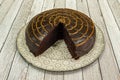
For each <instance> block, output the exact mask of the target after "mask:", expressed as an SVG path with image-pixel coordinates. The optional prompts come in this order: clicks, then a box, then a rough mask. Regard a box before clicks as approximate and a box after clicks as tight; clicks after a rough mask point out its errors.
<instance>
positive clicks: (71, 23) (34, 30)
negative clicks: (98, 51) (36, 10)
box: [26, 8, 95, 47]
mask: <svg viewBox="0 0 120 80" xmlns="http://www.w3.org/2000/svg"><path fill="white" fill-rule="evenodd" d="M59 23H62V24H63V25H64V28H65V29H66V30H67V32H68V34H69V36H70V38H71V40H72V41H73V43H74V44H75V46H76V47H80V46H82V45H84V44H85V43H87V42H88V41H89V39H91V38H92V37H94V39H95V26H94V24H93V22H92V20H91V19H90V18H89V17H88V16H86V15H85V14H83V13H81V12H78V11H76V10H72V9H65V8H63V9H52V10H47V11H44V12H42V13H40V14H38V15H36V16H35V17H34V18H32V19H31V21H30V22H29V24H28V27H27V28H26V36H27V38H28V41H29V42H31V43H33V44H34V46H36V47H40V46H41V42H42V41H43V39H44V38H45V37H46V36H47V34H48V33H50V32H51V31H52V30H53V29H54V28H55V27H57V26H58V25H59ZM92 44H94V43H92ZM28 46H29V45H28Z"/></svg>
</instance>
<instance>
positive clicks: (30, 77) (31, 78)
mask: <svg viewBox="0 0 120 80" xmlns="http://www.w3.org/2000/svg"><path fill="white" fill-rule="evenodd" d="M44 72H45V70H42V69H39V68H36V67H33V66H31V65H29V68H28V73H27V78H26V80H44V75H45V74H44Z"/></svg>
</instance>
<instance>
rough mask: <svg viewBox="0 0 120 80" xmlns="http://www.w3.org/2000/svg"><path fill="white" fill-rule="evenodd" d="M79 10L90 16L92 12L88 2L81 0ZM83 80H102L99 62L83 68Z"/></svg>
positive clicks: (78, 4) (78, 3) (78, 5)
mask: <svg viewBox="0 0 120 80" xmlns="http://www.w3.org/2000/svg"><path fill="white" fill-rule="evenodd" d="M77 8H78V10H79V11H81V12H83V13H85V14H86V15H88V16H90V12H89V9H88V5H87V1H86V0H81V1H80V0H77ZM90 17H91V16H90ZM83 80H101V74H100V70H99V63H98V60H96V61H95V62H94V63H92V64H91V65H89V66H87V67H85V68H83Z"/></svg>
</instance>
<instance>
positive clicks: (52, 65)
mask: <svg viewBox="0 0 120 80" xmlns="http://www.w3.org/2000/svg"><path fill="white" fill-rule="evenodd" d="M26 26H27V25H25V26H24V27H23V28H22V29H21V31H20V32H19V34H18V37H17V47H18V50H19V52H20V54H21V55H22V56H23V57H24V59H25V60H26V61H28V62H29V63H31V64H32V65H34V66H36V67H38V68H42V69H46V70H50V71H69V70H74V69H78V68H81V67H84V66H87V65H89V64H91V63H92V62H94V61H95V60H96V59H97V58H98V57H99V56H100V54H101V53H102V51H103V50H104V37H103V33H102V31H101V30H100V29H99V28H98V27H97V26H96V42H95V45H94V47H93V49H92V50H91V51H90V52H89V53H88V54H86V55H84V56H82V57H80V58H79V59H78V60H74V59H73V58H72V57H71V55H70V53H69V51H68V49H67V46H66V44H65V43H64V41H63V40H59V41H57V42H56V43H55V44H54V45H53V46H51V47H50V48H49V49H47V50H46V51H45V52H44V53H43V54H42V55H39V56H37V57H34V55H33V54H32V53H31V52H30V51H29V49H28V47H27V45H26V40H25V28H26Z"/></svg>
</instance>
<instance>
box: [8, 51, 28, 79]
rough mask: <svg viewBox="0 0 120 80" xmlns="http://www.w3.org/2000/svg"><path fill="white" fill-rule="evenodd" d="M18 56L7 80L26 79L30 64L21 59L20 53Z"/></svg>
mask: <svg viewBox="0 0 120 80" xmlns="http://www.w3.org/2000/svg"><path fill="white" fill-rule="evenodd" d="M16 55H17V56H15V59H14V61H13V64H12V67H11V69H10V73H9V76H8V78H7V80H24V79H25V78H26V74H27V71H28V63H26V62H25V60H23V59H22V58H21V56H20V55H19V53H18V51H17V52H16Z"/></svg>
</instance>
